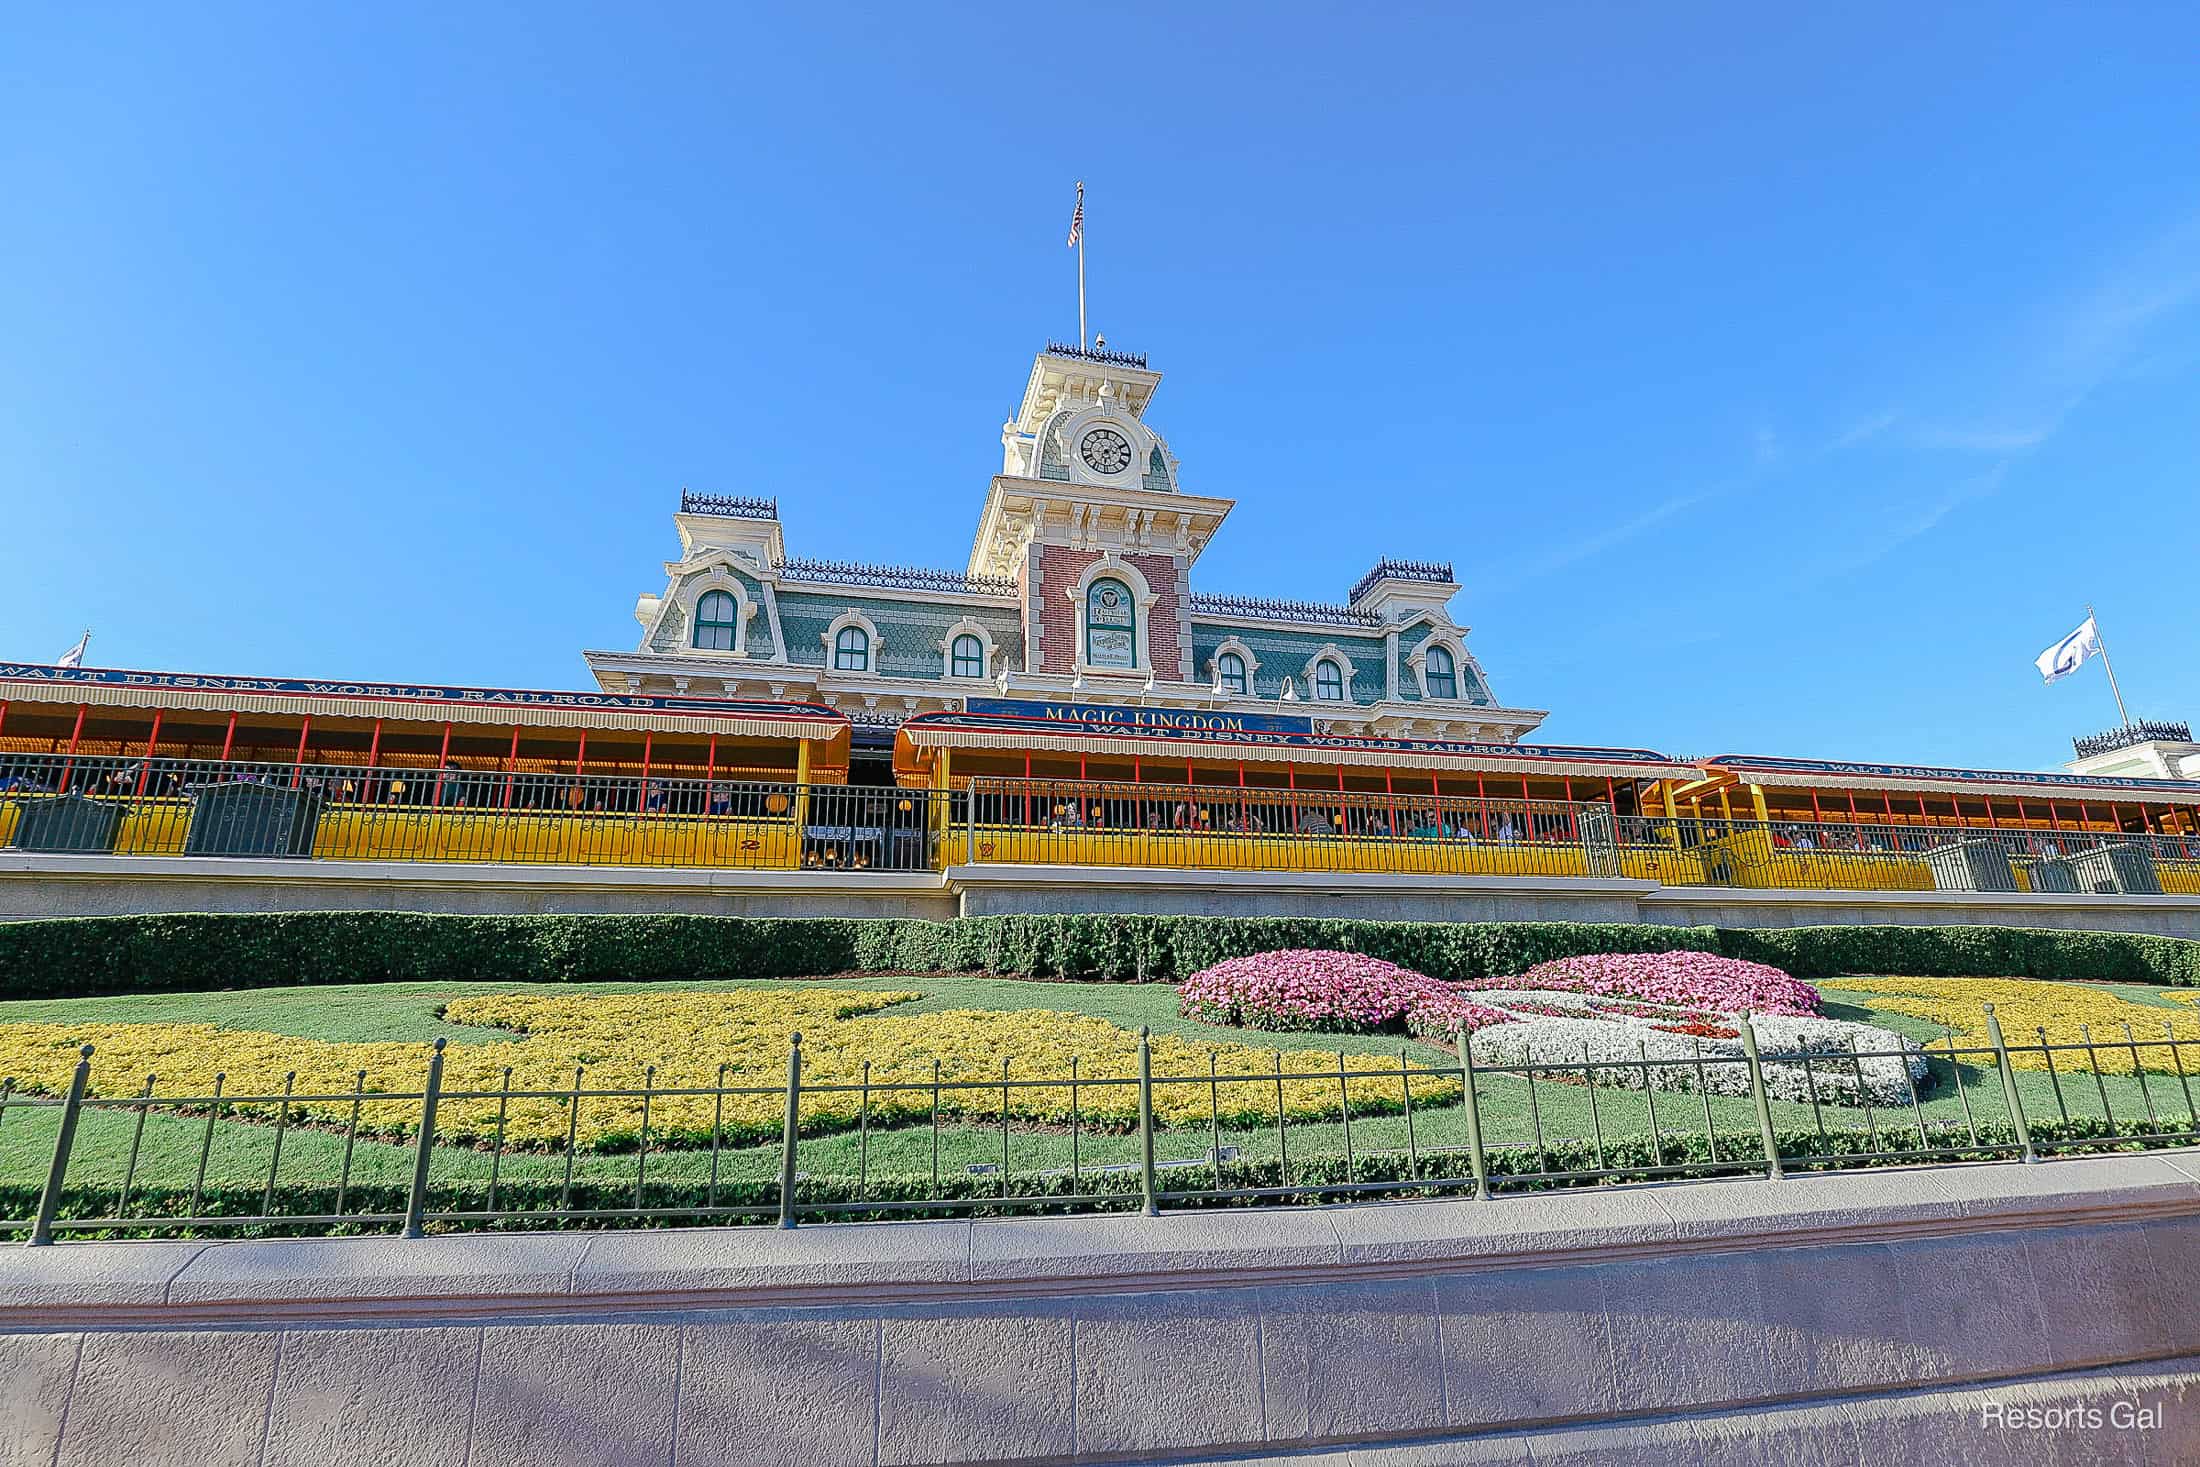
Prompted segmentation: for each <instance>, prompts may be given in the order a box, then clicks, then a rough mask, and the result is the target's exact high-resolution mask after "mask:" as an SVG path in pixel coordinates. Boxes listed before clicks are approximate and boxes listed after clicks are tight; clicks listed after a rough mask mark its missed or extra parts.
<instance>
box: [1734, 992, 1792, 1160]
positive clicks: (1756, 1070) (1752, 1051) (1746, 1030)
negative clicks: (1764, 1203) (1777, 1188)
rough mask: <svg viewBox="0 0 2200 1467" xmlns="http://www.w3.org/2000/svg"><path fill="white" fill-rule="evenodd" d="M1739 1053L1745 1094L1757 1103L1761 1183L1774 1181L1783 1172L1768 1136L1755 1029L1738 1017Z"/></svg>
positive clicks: (1768, 1103)
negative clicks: (1744, 1071)
mask: <svg viewBox="0 0 2200 1467" xmlns="http://www.w3.org/2000/svg"><path fill="white" fill-rule="evenodd" d="M1742 1054H1743V1056H1744V1057H1745V1058H1746V1059H1747V1060H1748V1061H1749V1093H1750V1097H1751V1098H1752V1099H1754V1100H1755V1101H1756V1102H1757V1135H1758V1136H1759V1137H1760V1138H1761V1139H1762V1140H1763V1141H1764V1144H1765V1180H1766V1181H1768V1182H1777V1181H1779V1180H1780V1179H1781V1178H1782V1177H1784V1176H1786V1175H1787V1173H1786V1172H1784V1171H1782V1170H1781V1169H1780V1143H1779V1141H1778V1140H1777V1139H1776V1138H1775V1137H1774V1136H1773V1134H1772V1097H1771V1096H1769V1095H1767V1094H1766V1093H1765V1064H1764V1061H1763V1060H1762V1059H1759V1058H1758V1056H1757V1026H1756V1024H1755V1023H1754V1022H1752V1021H1751V1019H1750V1016H1749V1015H1747V1014H1744V1015H1742Z"/></svg>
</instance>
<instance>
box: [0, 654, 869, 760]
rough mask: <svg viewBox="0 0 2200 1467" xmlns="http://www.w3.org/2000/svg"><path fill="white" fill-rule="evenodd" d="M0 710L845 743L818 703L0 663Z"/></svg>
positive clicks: (843, 731) (835, 720) (843, 720)
mask: <svg viewBox="0 0 2200 1467" xmlns="http://www.w3.org/2000/svg"><path fill="white" fill-rule="evenodd" d="M0 701H4V702H10V703H41V704H54V705H59V706H62V707H69V708H74V707H77V706H78V705H83V706H85V707H91V708H143V709H147V710H151V709H155V708H161V709H178V710H189V711H192V712H202V713H220V714H227V713H272V714H289V715H293V716H299V717H311V718H382V719H402V720H409V721H415V722H420V723H428V724H442V723H454V724H494V725H496V726H497V727H500V728H510V727H512V726H513V725H514V724H517V725H519V726H521V727H524V728H573V729H583V728H585V729H624V730H629V731H631V732H634V733H643V732H651V731H654V732H657V733H692V734H716V735H718V736H719V737H721V738H749V739H805V740H810V741H813V742H830V741H832V740H834V739H844V738H846V737H847V734H848V730H849V727H850V725H849V722H848V719H847V716H846V715H845V714H842V713H841V712H839V711H838V710H837V709H832V708H828V707H826V706H824V705H823V704H821V703H762V702H742V701H736V700H733V699H723V698H661V697H645V696H641V695H632V696H629V695H622V694H617V693H603V692H571V693H552V692H537V691H532V690H527V689H518V688H463V687H439V686H434V685H429V684H411V683H356V682H337V681H320V680H310V679H285V678H247V677H220V676H213V675H208V674H200V673H173V672H127V671H123V670H120V669H115V668H92V667H86V668H74V667H53V666H49V665H40V664H26V663H0Z"/></svg>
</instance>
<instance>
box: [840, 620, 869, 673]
mask: <svg viewBox="0 0 2200 1467" xmlns="http://www.w3.org/2000/svg"><path fill="white" fill-rule="evenodd" d="M833 670H834V671H835V672H869V671H870V670H871V634H870V633H868V632H866V631H865V630H864V629H863V628H861V627H842V628H841V629H840V634H839V635H838V636H836V637H834V638H833Z"/></svg>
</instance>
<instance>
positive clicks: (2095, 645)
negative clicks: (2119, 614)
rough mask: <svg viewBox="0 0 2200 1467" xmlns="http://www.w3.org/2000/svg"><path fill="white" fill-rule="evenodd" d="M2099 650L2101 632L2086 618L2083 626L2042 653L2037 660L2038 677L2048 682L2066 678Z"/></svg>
mask: <svg viewBox="0 0 2200 1467" xmlns="http://www.w3.org/2000/svg"><path fill="white" fill-rule="evenodd" d="M2100 650H2101V631H2100V628H2099V627H2096V626H2095V625H2093V618H2092V617H2090V616H2089V617H2087V618H2086V619H2085V624H2084V625H2083V626H2081V627H2079V628H2078V629H2077V630H2076V631H2074V632H2072V633H2071V634H2070V635H2069V636H2067V637H2065V638H2063V639H2062V640H2061V641H2060V642H2057V643H2056V644H2055V645H2054V646H2052V647H2050V648H2048V649H2047V650H2046V651H2045V652H2042V653H2041V654H2040V655H2039V657H2038V658H2037V659H2035V660H2036V661H2037V662H2038V664H2039V669H2040V676H2041V677H2043V678H2046V679H2047V680H2048V681H2049V682H2055V681H2057V680H2059V679H2061V678H2066V677H2068V676H2070V674H2072V673H2074V672H2076V671H2077V670H2078V669H2079V668H2080V667H2081V666H2083V665H2084V663H2085V660H2086V659H2087V658H2088V657H2091V656H2093V655H2094V654H2095V653H2097V652H2099V651H2100Z"/></svg>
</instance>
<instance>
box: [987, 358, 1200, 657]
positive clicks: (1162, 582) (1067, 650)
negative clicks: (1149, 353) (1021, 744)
mask: <svg viewBox="0 0 2200 1467" xmlns="http://www.w3.org/2000/svg"><path fill="white" fill-rule="evenodd" d="M1160 383H1161V374H1160V373H1158V372H1154V371H1149V370H1148V369H1147V367H1146V361H1145V358H1144V357H1140V356H1133V355H1131V354H1129V353H1126V352H1111V351H1107V350H1105V349H1095V348H1078V347H1075V346H1064V345H1060V344H1054V345H1049V346H1048V348H1047V349H1046V350H1045V351H1043V352H1041V353H1040V354H1039V356H1038V359H1037V360H1036V361H1035V362H1033V364H1032V368H1031V376H1030V378H1029V380H1028V381H1027V382H1026V383H1025V386H1024V396H1023V401H1022V403H1021V404H1020V406H1019V407H1018V410H1017V414H1016V416H1015V418H1013V419H1012V420H1010V421H1009V422H1008V423H1006V424H1004V425H1003V426H1002V429H1001V472H1000V474H999V475H998V476H997V477H996V478H995V479H994V480H993V485H992V488H991V490H990V492H989V493H988V494H987V496H986V503H985V510H984V513H983V514H982V515H981V516H980V517H979V522H978V534H977V539H976V541H975V543H974V544H973V545H972V546H971V551H970V573H971V574H972V575H983V576H1005V577H1013V578H1014V579H1015V580H1016V582H1017V584H1018V588H1019V591H1020V594H1021V599H1022V611H1023V621H1024V646H1025V649H1026V652H1025V660H1026V669H1025V670H1027V671H1029V672H1035V673H1052V674H1056V675H1060V676H1067V677H1070V678H1073V679H1077V680H1081V681H1082V682H1084V683H1085V684H1086V685H1088V686H1089V687H1091V688H1092V689H1093V690H1094V691H1096V692H1097V691H1104V690H1105V688H1106V687H1108V686H1110V685H1117V686H1128V685H1138V686H1142V685H1143V684H1145V683H1147V682H1149V681H1150V682H1155V683H1190V682H1194V681H1196V680H1197V674H1196V673H1195V671H1194V668H1193V658H1192V632H1191V599H1190V594H1189V590H1188V586H1187V581H1188V577H1189V573H1190V570H1191V566H1192V563H1193V562H1194V561H1195V560H1197V559H1198V558H1199V553H1200V551H1202V550H1204V549H1205V548H1206V545H1207V541H1208V539H1209V538H1210V537H1211V536H1212V535H1213V534H1214V532H1215V530H1216V528H1217V527H1218V526H1220V525H1221V523H1222V520H1223V517H1224V516H1225V515H1227V514H1228V513H1229V512H1230V508H1231V504H1232V501H1230V500H1227V499H1212V498H1203V497H1200V496H1196V495H1189V494H1185V493H1184V492H1182V490H1181V489H1179V488H1178V485H1177V471H1178V463H1177V459H1176V455H1174V454H1173V453H1171V452H1170V451H1169V445H1168V442H1167V440H1166V439H1164V438H1163V437H1162V436H1161V435H1160V434H1159V433H1156V432H1154V431H1153V430H1152V429H1151V428H1149V427H1147V426H1146V407H1147V404H1148V403H1150V402H1151V401H1152V400H1153V394H1154V390H1155V389H1156V388H1157V387H1158V386H1159V385H1160Z"/></svg>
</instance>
